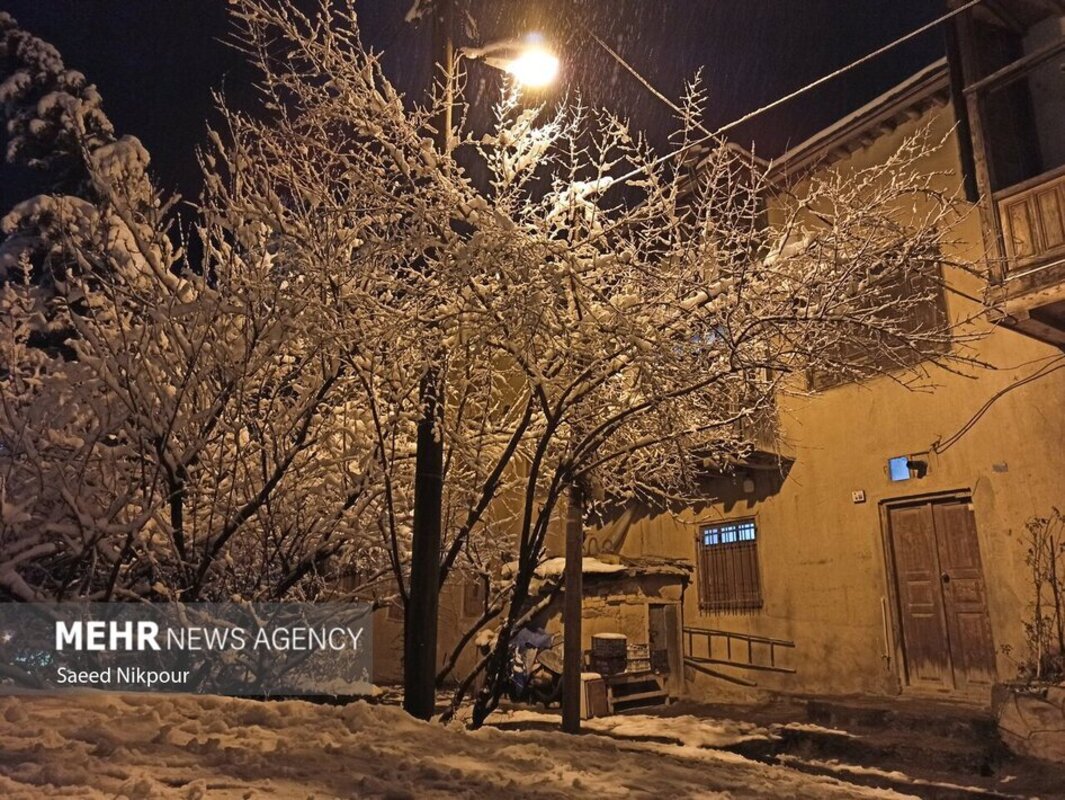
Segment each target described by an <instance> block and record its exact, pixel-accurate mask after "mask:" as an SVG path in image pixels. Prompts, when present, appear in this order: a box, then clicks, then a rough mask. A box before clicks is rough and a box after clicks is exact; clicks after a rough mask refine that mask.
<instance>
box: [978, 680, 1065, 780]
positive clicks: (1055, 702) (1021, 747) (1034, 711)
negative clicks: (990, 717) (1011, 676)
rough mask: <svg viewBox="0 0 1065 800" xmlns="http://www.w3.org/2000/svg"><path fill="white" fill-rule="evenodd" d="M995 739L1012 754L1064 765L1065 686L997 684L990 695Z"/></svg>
mask: <svg viewBox="0 0 1065 800" xmlns="http://www.w3.org/2000/svg"><path fill="white" fill-rule="evenodd" d="M992 706H993V708H994V711H995V717H996V718H997V719H998V731H999V736H1001V737H1002V741H1003V743H1004V744H1005V745H1006V746H1007V747H1008V748H1009V749H1010V750H1012V751H1013V752H1014V753H1017V754H1018V755H1022V756H1029V757H1032V758H1041V759H1043V760H1045V761H1054V762H1058V763H1065V685H1058V686H1044V687H1032V686H1019V685H1010V684H1000V685H998V686H996V687H995V689H994V692H993V693H992Z"/></svg>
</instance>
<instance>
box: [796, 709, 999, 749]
mask: <svg viewBox="0 0 1065 800" xmlns="http://www.w3.org/2000/svg"><path fill="white" fill-rule="evenodd" d="M805 705H806V718H807V719H808V720H809V721H810V722H813V723H816V724H818V725H824V726H825V727H829V728H843V729H845V730H863V729H864V730H874V731H886V730H896V731H905V732H912V731H920V732H921V733H925V734H928V735H930V736H942V737H947V738H950V739H953V740H955V741H969V742H987V741H990V740H994V739H995V738H996V737H997V733H996V725H995V719H994V717H993V716H992V715H991V713H990V712H989V711H985V710H983V709H979V708H970V707H966V706H957V705H952V704H946V703H931V702H929V703H918V702H913V703H903V702H896V703H892V704H875V703H862V702H847V701H845V700H841V701H836V700H827V699H808V700H807V701H806V703H805Z"/></svg>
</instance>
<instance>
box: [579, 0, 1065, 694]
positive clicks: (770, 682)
mask: <svg viewBox="0 0 1065 800" xmlns="http://www.w3.org/2000/svg"><path fill="white" fill-rule="evenodd" d="M1009 5H1012V4H1006V3H1004V4H996V6H995V7H996V8H997V7H998V6H1009ZM1016 5H1017V6H1018V7H1022V8H1023V10H1024V12H1025V13H1024V14H1023V15H1021V16H1020V17H1019V18H1018V19H1015V20H1013V21H1012V23H1011V25H1012V27H1011V28H1010V29H1009V30H1010V36H1005V35H1003V36H1002V37H1001V38H1006V39H1009V41H1010V42H1011V43H1012V44H1011V47H1012V49H1009V50H1008V54H1007V55H1003V54H1002V53H1001V52H999V51H998V50H996V51H995V57H994V58H992V57H991V56H990V55H988V54H987V53H984V51H982V50H981V47H987V41H989V40H990V39H991V38H992V37H991V36H990V34H988V32H987V31H986V30H982V29H981V30H980V34H979V35H978V36H977V35H975V34H974V33H973V30H974V28H980V26H984V27H985V28H986V26H989V25H990V26H998V27H1002V25H1003V23H1002V21H1001V20H1000V19H998V18H997V17H995V16H994V15H993V14H992V13H991V12H982V13H981V15H980V16H978V17H976V18H975V19H974V18H972V17H967V16H964V15H963V18H962V19H961V20H959V25H958V30H957V36H956V37H955V39H954V42H953V46H952V50H953V53H952V58H951V60H950V61H949V62H948V61H943V62H940V63H937V64H933V65H932V66H930V67H929V68H928V69H926V70H923V71H922V72H920V73H918V74H917V75H915V76H914V77H913V78H911V79H910V80H908V81H906V82H905V83H903V84H901V85H900V86H897V87H895V88H894V89H892V90H891V91H889V92H887V93H886V94H885V95H883V96H881V97H879V98H877V99H876V100H874V101H873V102H871V103H869V104H868V105H866V106H865V107H863V108H862V109H859V110H858V111H856V112H855V113H854V114H852V115H850V116H849V117H847V118H846V119H844V120H841V121H840V122H839V123H837V124H835V125H833V126H831V127H830V128H828V129H826V130H825V131H822V132H821V133H819V134H817V135H815V136H814V137H812V138H811V139H809V140H808V141H806V142H803V143H802V144H800V145H798V146H796V147H794V148H793V149H792V150H790V151H789V152H788V153H786V154H785V155H784V156H783V157H782V158H781V159H779V160H778V161H777V162H776V163H774V164H773V166H772V169H773V171H774V175H775V176H777V178H778V180H779V182H780V183H781V184H782V185H786V184H788V183H789V182H794V181H798V182H801V181H803V180H805V179H807V177H808V176H810V175H811V174H816V173H817V171H818V170H823V169H834V170H843V171H846V170H850V169H857V168H862V167H867V166H869V165H873V164H876V163H882V162H883V161H884V160H885V159H887V158H888V157H889V155H890V154H892V153H893V152H895V150H896V149H897V148H898V147H899V145H900V144H901V143H902V142H903V141H904V140H905V139H906V137H908V136H911V135H913V134H914V133H915V132H917V131H918V130H919V129H921V128H922V127H925V128H927V129H928V131H929V133H930V135H931V138H932V139H933V140H939V139H940V138H942V139H943V142H944V143H943V145H942V146H941V147H939V148H938V149H936V150H935V152H933V153H931V154H930V155H928V156H927V157H926V161H927V164H926V165H925V166H926V167H927V170H928V172H929V173H933V172H935V173H944V174H945V176H944V178H943V180H944V188H945V189H951V190H956V191H957V192H959V193H963V194H965V195H966V196H967V198H968V200H969V202H968V203H967V204H966V206H965V209H964V210H965V212H966V213H963V215H962V216H961V218H960V219H959V220H958V222H957V224H956V226H955V228H954V230H952V231H951V237H950V238H951V240H952V241H954V242H955V244H953V245H951V246H952V247H953V248H955V252H945V253H944V258H943V262H944V267H943V279H944V284H945V287H946V290H945V292H944V294H943V304H944V311H945V313H947V314H949V315H950V317H951V319H952V320H954V321H957V322H960V321H962V320H968V319H970V318H972V319H974V323H973V325H974V327H973V328H971V329H970V330H976V331H978V332H979V333H980V334H981V336H980V338H979V339H978V340H976V341H975V342H973V343H970V344H968V345H967V347H969V348H970V355H972V356H973V357H974V358H975V359H977V360H979V361H983V362H986V363H987V364H988V365H989V367H988V368H974V369H972V370H968V371H967V374H958V373H956V372H951V371H947V370H943V369H940V368H937V367H935V366H930V365H915V366H916V368H919V369H921V368H924V369H927V370H928V374H929V377H930V378H931V379H932V381H933V382H934V384H935V389H934V390H933V391H925V392H914V391H910V390H908V389H906V388H905V387H904V386H902V385H900V383H899V382H898V381H896V380H893V377H892V376H890V375H888V376H883V377H878V378H875V379H872V380H868V381H862V382H861V383H840V384H833V383H832V381H831V380H829V381H816V380H811V381H810V385H809V386H808V387H807V388H808V389H809V392H808V393H807V394H806V395H805V396H800V397H788V398H784V399H782V405H781V408H780V425H781V428H782V432H783V439H784V441H785V442H786V444H787V449H788V451H789V452H788V453H787V455H788V457H787V458H785V459H781V460H780V461H779V462H778V463H777V464H776V465H773V466H770V467H768V468H766V467H764V465H763V468H758V469H740V470H738V471H737V472H736V474H735V475H732V476H728V477H725V478H721V479H718V480H717V481H716V483H715V485H713V486H712V487H711V488H710V489H709V490H708V498H711V497H712V498H714V499H713V500H708V502H707V504H706V505H705V507H702V508H698V509H690V510H688V511H687V512H685V513H683V514H681V515H680V516H679V518H678V517H677V516H675V515H668V514H657V515H656V514H647V515H644V516H642V517H641V518H639V519H637V520H635V521H634V522H633V524H632V525H631V527H630V528H629V530H628V532H627V535H626V536H625V537H624V539H623V542H621V543H619V546H618V548H617V552H618V554H619V555H620V556H622V557H628V558H656V557H657V558H670V559H688V560H690V561H691V563H692V564H693V565H694V568H695V570H694V575H693V578H692V583H691V585H690V586H689V587H688V588H687V589H686V590H685V592H684V595H683V600H682V621H681V623H680V624H679V628H680V630H678V631H676V632H675V635H676V636H678V637H680V639H681V646H682V649H683V653H684V663H685V667H684V672H685V674H684V691H685V693H686V694H687V695H689V696H693V697H697V698H701V699H721V698H723V697H729V696H736V695H744V696H751V695H753V694H758V693H763V692H784V693H798V694H806V693H814V694H852V693H867V694H874V695H894V694H898V693H900V692H901V693H905V694H923V695H928V694H931V695H934V696H937V697H942V698H953V699H958V700H963V701H971V702H976V703H987V702H988V701H989V698H990V688H991V685H992V683H994V682H996V681H999V680H1005V679H1009V678H1012V677H1013V676H1014V675H1015V674H1016V671H1017V660H1018V659H1020V658H1022V657H1023V654H1024V650H1025V630H1024V622H1025V620H1026V619H1029V618H1030V615H1031V608H1030V606H1031V603H1032V600H1033V589H1032V583H1031V578H1030V570H1029V568H1028V566H1027V564H1026V554H1027V544H1026V539H1025V523H1026V522H1027V521H1028V520H1029V519H1030V518H1032V517H1033V516H1035V515H1046V514H1047V513H1049V512H1050V509H1051V508H1052V507H1054V506H1060V505H1061V504H1062V503H1063V502H1065V416H1063V414H1062V409H1063V408H1065V361H1063V358H1065V356H1063V354H1062V350H1061V347H1062V344H1063V342H1065V316H1063V315H1062V313H1061V312H1062V307H1063V303H1065V301H1063V300H1062V299H1061V298H1062V297H1065V293H1063V291H1065V272H1063V271H1062V270H1063V269H1065V258H1063V256H1065V233H1063V231H1065V217H1063V212H1065V169H1063V167H1062V164H1061V163H1059V162H1065V151H1063V152H1062V153H1060V154H1059V153H1058V150H1060V149H1061V147H1062V143H1063V142H1065V137H1062V136H1061V135H1060V132H1058V131H1057V130H1056V128H1055V127H1054V126H1060V125H1062V124H1065V113H1062V112H1063V111H1065V76H1063V74H1062V69H1061V62H1062V58H1063V55H1062V54H1063V53H1065V38H1063V31H1065V25H1063V23H1062V17H1061V16H1060V12H1057V13H1056V14H1050V13H1049V6H1050V5H1051V4H1045V5H1046V6H1047V8H1043V4H1038V3H1034V2H1024V3H1018V4H1016ZM1041 12H1047V13H1041ZM989 20H990V21H989ZM1023 26H1028V27H1027V28H1025V29H1024V30H1019V28H1020V27H1023ZM996 35H997V31H996ZM1010 37H1012V38H1010ZM1007 49H1008V48H1007ZM959 53H960V54H962V55H959ZM1009 54H1012V60H1010V58H1009V57H1007V56H1008V55H1009ZM1033 54H1034V55H1033ZM980 58H982V59H983V60H982V61H980V60H979V59H980ZM975 64H980V67H979V70H977V71H976V72H973V71H972V70H973V69H974V68H975V67H974V65H975ZM952 78H953V80H952ZM1018 83H1020V84H1022V85H1021V88H1022V89H1023V90H1024V92H1027V100H1025V101H1024V102H1026V103H1027V106H1025V107H1026V108H1027V109H1028V112H1027V113H1026V115H1025V116H1020V114H1019V112H1017V111H1016V109H1018V108H1021V107H1022V106H1024V103H1022V101H1021V100H1019V99H1017V98H1016V97H1014V98H1012V99H1011V100H1010V102H1011V103H1012V104H1013V106H1012V107H1013V108H1014V116H1015V118H1014V119H1013V121H1012V122H1013V124H1012V125H1011V126H1010V127H1007V128H1001V127H998V128H996V127H993V126H994V125H996V124H1001V118H1002V113H1001V110H994V111H993V109H992V106H993V104H994V103H995V102H999V101H998V100H989V99H988V98H990V97H992V96H993V94H994V92H997V91H1002V90H1004V87H1012V88H1010V89H1009V91H1011V92H1014V93H1015V94H1017V93H1022V94H1023V92H1020V90H1019V89H1018ZM1022 99H1023V98H1022ZM1059 104H1061V105H1060V107H1059ZM996 114H997V115H998V116H995V115H996ZM981 120H982V121H981ZM995 120H997V122H996V121H995ZM1022 123H1023V125H1027V126H1030V127H1028V128H1023V127H1022ZM989 126H991V127H989ZM1033 148H1034V150H1033ZM1022 156H1023V158H1022ZM769 206H770V208H769V213H770V214H771V213H772V202H771V201H770V203H769ZM952 256H958V257H959V258H960V260H964V261H969V262H976V263H979V264H980V265H981V266H982V267H983V268H984V269H985V270H986V275H974V274H971V273H969V272H965V271H963V270H958V269H952V268H951V267H950V266H949V264H950V262H951V261H952V260H954V259H953V258H952ZM982 271H983V270H982ZM985 300H986V301H987V303H988V308H986V309H985V307H984V301H985ZM960 346H961V345H959V347H960ZM593 539H594V537H593ZM600 557H603V556H600Z"/></svg>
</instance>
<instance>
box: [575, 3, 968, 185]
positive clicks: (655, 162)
mask: <svg viewBox="0 0 1065 800" xmlns="http://www.w3.org/2000/svg"><path fill="white" fill-rule="evenodd" d="M982 2H984V0H969V2H967V3H965V4H964V5H961V6H958V8H955V9H952V10H951V11H948V12H947V13H946V14H943V15H942V16H939V17H937V18H936V19H934V20H932V21H931V22H927V23H925V24H924V25H922V26H921V27H919V28H916V29H915V30H912V31H910V32H909V33H907V34H905V35H903V36H900V37H899V38H897V39H895V40H893V41H891V42H888V43H887V44H885V45H883V46H881V47H878V48H877V49H876V50H873V51H872V52H870V53H866V54H865V55H864V56H862V57H861V58H859V59H856V60H855V61H852V62H851V63H849V64H847V65H845V66H842V67H840V68H839V69H837V70H835V71H833V72H830V73H828V74H827V75H822V76H821V77H820V78H818V79H817V80H815V81H811V82H810V83H808V84H806V85H805V86H801V87H799V88H798V89H796V90H795V91H793V92H789V93H788V94H786V95H784V96H783V97H779V98H777V99H776V100H774V101H772V102H771V103H767V104H766V105H764V106H761V107H760V108H756V109H754V110H753V111H750V112H748V113H747V114H744V115H743V116H742V117H740V118H738V119H735V120H733V121H732V122H729V123H726V124H725V125H722V126H721V127H720V128H718V129H717V130H715V131H713V132H711V133H708V134H707V135H706V136H704V137H703V138H701V139H694V140H692V141H690V142H688V143H687V144H685V145H684V146H683V147H678V148H677V149H676V150H673V151H671V152H669V153H666V154H664V155H661V156H659V157H658V158H656V159H654V160H652V161H649V162H648V163H646V164H644V165H642V166H639V167H636V168H635V169H633V170H631V171H629V172H627V173H625V174H624V175H622V176H620V177H619V178H616V179H615V180H614V181H613V182H612V183H611V185H612V186H617V185H618V184H620V183H624V182H625V181H628V180H631V179H632V178H635V177H636V176H638V175H639V174H640V173H642V172H646V171H647V170H649V169H653V168H655V167H657V166H660V165H662V164H664V163H666V162H667V161H669V160H671V159H673V158H676V157H677V156H679V155H682V154H684V153H687V152H689V151H690V150H693V149H695V148H696V147H700V146H702V145H704V144H706V143H707V142H710V141H711V140H713V139H717V138H719V137H720V136H721V134H723V133H725V132H726V131H730V130H732V129H733V128H735V127H737V126H739V125H742V124H743V123H745V122H748V121H750V120H752V119H754V118H755V117H757V116H759V115H760V114H764V113H765V112H766V111H770V110H772V109H774V108H776V107H778V106H781V105H783V104H784V103H787V102H788V101H789V100H794V99H795V98H796V97H799V96H800V95H803V94H805V93H806V92H808V91H810V90H811V89H816V88H817V87H818V86H821V85H823V84H825V83H827V82H829V81H831V80H833V79H834V78H838V77H839V76H840V75H843V74H845V73H847V72H850V71H851V70H852V69H855V68H856V67H860V66H861V65H862V64H865V63H867V62H869V61H872V60H873V59H875V58H878V57H879V56H881V55H883V54H884V53H886V52H888V51H889V50H892V49H894V48H896V47H898V46H899V45H901V44H905V43H906V42H908V41H910V40H911V39H914V38H916V37H918V36H920V35H921V34H923V33H926V32H927V31H930V30H932V29H933V28H935V27H937V26H939V25H942V24H943V23H944V22H946V21H948V20H950V19H953V18H954V17H956V16H957V15H958V14H961V13H962V12H964V11H968V10H969V9H970V8H972V7H973V6H976V5H979V4H980V3H982ZM593 36H594V34H593ZM595 38H596V40H597V41H599V44H600V45H601V46H602V47H604V48H605V49H606V51H607V52H608V53H610V54H611V55H612V56H613V57H614V58H615V59H617V60H618V61H619V62H620V63H622V64H623V65H624V66H625V67H626V69H628V70H629V71H630V72H632V73H634V74H636V73H635V69H634V68H632V67H631V66H629V65H628V64H626V63H625V62H624V60H623V59H622V58H621V56H619V55H617V54H616V53H615V52H614V51H613V50H611V49H610V48H609V47H607V46H606V44H605V43H603V42H602V40H600V39H599V38H598V37H595ZM637 77H640V76H639V75H637ZM640 80H641V82H642V83H643V84H644V85H645V86H649V84H648V83H647V82H646V80H644V79H643V78H640ZM652 92H653V93H654V94H655V95H656V96H659V97H660V98H661V95H660V93H659V92H657V91H655V90H654V89H652ZM667 102H669V104H670V105H671V106H672V105H673V103H672V102H670V101H668V100H667Z"/></svg>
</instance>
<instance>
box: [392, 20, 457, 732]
mask: <svg viewBox="0 0 1065 800" xmlns="http://www.w3.org/2000/svg"><path fill="white" fill-rule="evenodd" d="M437 5H438V8H437V10H436V14H435V16H434V18H433V50H434V53H435V55H436V64H438V65H442V66H443V67H444V69H445V70H446V74H445V76H444V79H445V81H446V85H447V92H446V95H445V98H444V107H443V108H442V109H441V113H440V115H439V117H438V118H437V120H436V124H435V127H436V129H437V133H436V146H437V148H438V149H439V150H440V152H441V153H444V152H447V148H448V137H449V136H450V134H451V105H452V98H451V71H452V67H453V63H454V52H453V49H454V48H453V44H452V41H451V25H452V19H453V2H452V0H440V2H439V3H438V4H437ZM420 399H421V403H422V418H421V419H420V420H419V421H418V439H417V451H416V454H415V466H414V519H413V521H412V528H413V532H412V538H413V541H412V542H411V564H410V593H409V595H408V598H407V606H406V613H405V614H404V621H403V708H404V710H406V712H407V713H408V714H410V715H412V716H415V717H418V718H419V719H429V718H430V717H432V715H433V711H434V710H435V707H436V639H437V614H438V611H439V605H440V548H441V545H440V542H441V530H440V528H441V518H442V506H443V492H444V483H443V465H444V442H443V436H442V434H443V431H442V425H441V422H442V417H443V413H444V379H443V375H442V374H441V373H440V371H439V370H438V369H437V368H436V366H435V365H433V364H430V366H429V369H428V370H427V372H426V374H425V377H424V378H423V379H422V383H421V392H420Z"/></svg>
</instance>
